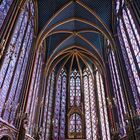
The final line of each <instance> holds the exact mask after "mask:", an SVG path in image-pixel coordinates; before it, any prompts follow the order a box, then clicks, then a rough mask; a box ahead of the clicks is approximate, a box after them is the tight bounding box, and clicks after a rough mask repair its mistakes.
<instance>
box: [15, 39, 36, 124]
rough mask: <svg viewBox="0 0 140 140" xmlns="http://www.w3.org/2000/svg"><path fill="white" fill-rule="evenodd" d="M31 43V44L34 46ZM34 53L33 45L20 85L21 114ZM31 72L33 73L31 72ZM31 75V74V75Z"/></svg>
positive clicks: (26, 96) (26, 98) (24, 109)
mask: <svg viewBox="0 0 140 140" xmlns="http://www.w3.org/2000/svg"><path fill="white" fill-rule="evenodd" d="M33 42H34V43H35V38H34V39H33ZM34 43H33V44H34ZM33 53H34V50H33V45H32V46H31V50H30V52H29V58H28V62H27V66H26V70H25V73H26V75H25V76H24V79H23V85H22V88H21V95H20V97H19V102H20V104H21V105H20V109H21V110H22V109H23V113H24V112H25V111H26V106H27V100H28V95H29V94H28V93H29V92H28V93H27V92H26V90H28V91H29V89H30V87H29V86H28V87H27V84H29V83H28V82H27V81H30V80H29V79H30V78H31V77H30V78H29V76H30V72H31V71H32V70H33V69H32V70H31V68H32V67H31V63H34V62H35V59H34V60H33V59H32V57H33V55H34V54H33ZM33 67H34V66H33ZM32 72H33V71H32ZM32 74H33V73H32ZM19 121H20V120H19ZM19 123H20V122H18V123H17V126H19Z"/></svg>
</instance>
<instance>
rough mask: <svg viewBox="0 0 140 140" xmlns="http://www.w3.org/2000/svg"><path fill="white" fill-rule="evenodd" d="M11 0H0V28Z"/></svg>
mask: <svg viewBox="0 0 140 140" xmlns="http://www.w3.org/2000/svg"><path fill="white" fill-rule="evenodd" d="M12 2H13V0H1V1H0V28H1V27H2V24H3V23H4V20H5V19H6V16H7V13H8V11H9V9H10V6H11V4H12Z"/></svg>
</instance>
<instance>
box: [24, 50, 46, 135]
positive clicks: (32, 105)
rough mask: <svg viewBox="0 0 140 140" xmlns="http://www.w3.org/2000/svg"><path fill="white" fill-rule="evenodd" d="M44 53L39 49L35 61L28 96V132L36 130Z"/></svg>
mask: <svg viewBox="0 0 140 140" xmlns="http://www.w3.org/2000/svg"><path fill="white" fill-rule="evenodd" d="M42 64H43V60H42V53H41V51H40V50H38V52H37V55H36V59H35V63H34V70H33V75H32V82H31V86H30V90H29V96H28V104H27V108H26V112H27V113H28V114H29V125H28V126H29V127H28V131H27V133H29V134H32V133H33V131H34V127H35V126H34V122H33V121H34V117H35V109H36V105H37V101H38V92H39V87H40V78H41V72H42Z"/></svg>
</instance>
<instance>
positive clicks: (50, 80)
mask: <svg viewBox="0 0 140 140" xmlns="http://www.w3.org/2000/svg"><path fill="white" fill-rule="evenodd" d="M48 79H49V78H48ZM49 82H50V84H49V85H50V87H49V90H47V88H48V83H49ZM53 84H54V83H53ZM52 86H53V85H52V74H51V75H50V79H49V81H48V80H47V82H46V89H45V92H46V94H47V91H49V93H48V94H49V95H48V99H47V100H48V106H47V112H46V119H47V118H48V112H49V108H50V106H49V104H50V97H51V92H50V91H51V88H52ZM53 88H54V86H53ZM47 123H48V119H47V120H46V127H45V135H44V136H45V137H44V140H46V135H47V131H46V130H47Z"/></svg>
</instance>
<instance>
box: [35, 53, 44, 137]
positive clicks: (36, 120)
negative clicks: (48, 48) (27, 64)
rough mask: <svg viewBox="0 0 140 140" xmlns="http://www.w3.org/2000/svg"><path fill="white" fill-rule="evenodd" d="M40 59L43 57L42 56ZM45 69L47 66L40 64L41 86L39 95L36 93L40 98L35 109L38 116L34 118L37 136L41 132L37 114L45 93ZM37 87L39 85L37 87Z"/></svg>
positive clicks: (39, 85)
mask: <svg viewBox="0 0 140 140" xmlns="http://www.w3.org/2000/svg"><path fill="white" fill-rule="evenodd" d="M40 57H42V56H40ZM42 61H44V60H42V59H41V63H43V62H42ZM44 68H45V64H40V69H41V70H40V71H39V72H40V73H39V75H40V76H39V77H38V81H39V84H38V90H37V91H36V92H37V93H36V96H38V101H37V103H36V105H35V106H36V107H35V109H34V111H35V114H37V115H35V116H34V118H33V122H34V124H36V127H38V130H37V132H35V133H36V136H37V135H38V132H39V131H40V130H39V126H38V125H39V113H37V112H40V109H41V103H42V97H43V95H42V92H43V85H44V83H43V81H44V77H45V76H44V74H45V73H44ZM37 83H38V82H37ZM36 86H37V85H36Z"/></svg>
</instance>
